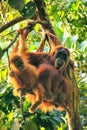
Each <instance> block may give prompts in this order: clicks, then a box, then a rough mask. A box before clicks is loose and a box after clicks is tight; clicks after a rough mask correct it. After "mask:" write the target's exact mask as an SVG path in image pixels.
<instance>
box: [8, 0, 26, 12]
mask: <svg viewBox="0 0 87 130" xmlns="http://www.w3.org/2000/svg"><path fill="white" fill-rule="evenodd" d="M8 3H9V5H10V6H11V7H12V8H14V9H16V10H18V11H22V10H23V8H24V0H8Z"/></svg>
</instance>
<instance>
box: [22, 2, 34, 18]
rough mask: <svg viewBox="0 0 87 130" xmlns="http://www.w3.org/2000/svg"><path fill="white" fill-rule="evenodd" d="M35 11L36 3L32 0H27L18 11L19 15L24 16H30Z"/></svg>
mask: <svg viewBox="0 0 87 130" xmlns="http://www.w3.org/2000/svg"><path fill="white" fill-rule="evenodd" d="M35 11H36V4H35V3H34V2H32V1H30V2H28V3H27V4H26V5H25V7H24V9H23V10H22V11H20V13H21V15H22V16H23V17H25V18H28V19H29V18H31V17H32V16H33V15H34V14H35Z"/></svg>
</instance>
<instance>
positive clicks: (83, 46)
mask: <svg viewBox="0 0 87 130" xmlns="http://www.w3.org/2000/svg"><path fill="white" fill-rule="evenodd" d="M86 48H87V41H86V40H85V41H83V42H81V44H80V48H79V49H80V50H81V51H84V50H85V49H86Z"/></svg>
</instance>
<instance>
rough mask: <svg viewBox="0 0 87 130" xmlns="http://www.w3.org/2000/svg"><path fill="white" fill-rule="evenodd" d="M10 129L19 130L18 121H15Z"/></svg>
mask: <svg viewBox="0 0 87 130" xmlns="http://www.w3.org/2000/svg"><path fill="white" fill-rule="evenodd" d="M11 128H12V130H19V129H20V126H19V122H18V120H15V121H14V122H13V123H12V126H11Z"/></svg>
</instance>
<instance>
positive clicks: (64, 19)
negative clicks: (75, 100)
mask: <svg viewBox="0 0 87 130" xmlns="http://www.w3.org/2000/svg"><path fill="white" fill-rule="evenodd" d="M43 4H44V7H45V10H46V12H47V14H48V16H49V19H50V22H51V24H52V26H53V29H54V30H55V32H56V34H57V36H58V38H59V39H60V41H61V42H62V44H63V45H64V46H65V47H67V48H69V50H70V52H71V58H72V60H73V61H74V64H75V77H76V82H77V84H78V87H79V89H80V120H81V124H82V126H83V129H84V130H86V129H87V0H44V3H43ZM27 10H29V11H27ZM36 15H37V9H36V5H35V4H34V2H33V1H30V0H0V58H1V60H0V130H15V129H16V130H19V127H20V125H21V124H20V121H21V110H20V99H19V98H18V97H15V96H14V95H13V89H12V86H11V84H10V82H9V79H8V69H7V67H8V57H7V53H5V52H6V51H3V50H5V49H6V47H7V46H8V45H9V44H10V43H11V41H13V39H14V37H15V36H16V33H17V32H16V30H17V29H18V28H24V27H25V25H26V24H27V22H28V21H29V20H30V19H35V17H37V16H36ZM42 33H43V32H42V30H41V28H40V25H39V24H36V26H35V27H34V29H33V31H31V32H30V34H29V36H28V38H27V44H28V48H29V51H35V50H37V48H38V47H39V44H40V41H41V37H42ZM11 50H12V46H11V47H10V48H9V49H8V54H10V52H11ZM48 50H49V46H48V44H47V43H46V44H45V47H44V51H45V52H48ZM29 106H30V104H29V102H28V101H26V100H25V99H24V112H25V116H26V122H25V126H24V127H26V128H24V129H25V130H28V129H30V130H53V129H58V130H67V127H68V125H67V116H66V113H65V112H59V111H53V112H49V113H47V114H44V113H42V112H41V111H37V112H35V113H34V114H30V113H29V112H28V107H29Z"/></svg>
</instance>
